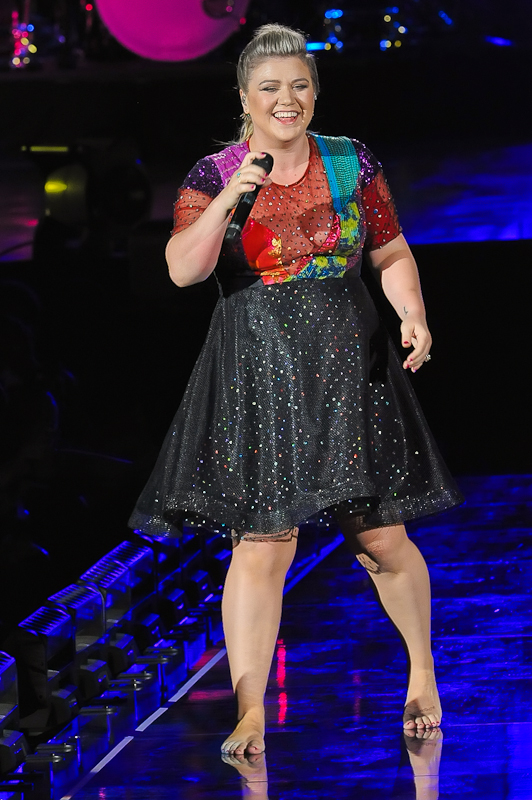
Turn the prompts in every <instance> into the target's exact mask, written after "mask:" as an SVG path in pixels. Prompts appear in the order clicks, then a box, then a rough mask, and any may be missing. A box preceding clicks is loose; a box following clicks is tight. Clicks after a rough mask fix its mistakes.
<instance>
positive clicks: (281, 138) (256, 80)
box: [240, 56, 314, 150]
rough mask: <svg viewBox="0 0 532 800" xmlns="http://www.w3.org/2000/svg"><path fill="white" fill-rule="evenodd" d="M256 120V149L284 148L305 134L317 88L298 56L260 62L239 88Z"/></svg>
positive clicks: (254, 132) (254, 143)
mask: <svg viewBox="0 0 532 800" xmlns="http://www.w3.org/2000/svg"><path fill="white" fill-rule="evenodd" d="M240 97H241V99H242V106H243V108H244V111H245V112H246V113H248V114H250V115H251V119H252V120H253V149H255V150H257V149H261V148H262V149H263V150H264V149H267V148H268V146H270V147H272V146H273V147H275V146H277V147H282V146H283V145H286V144H290V143H292V142H294V141H295V140H297V139H298V138H299V137H301V136H304V135H305V132H306V130H307V128H308V125H309V123H310V120H311V119H312V115H313V113H314V87H313V85H312V79H311V77H310V72H309V69H308V67H307V65H306V64H305V63H304V62H303V61H301V59H299V58H297V57H296V56H290V57H287V58H270V59H268V60H267V61H263V62H262V63H260V64H259V65H258V66H257V67H255V69H254V70H253V72H252V73H251V76H250V79H249V86H248V91H247V92H243V91H242V90H241V91H240Z"/></svg>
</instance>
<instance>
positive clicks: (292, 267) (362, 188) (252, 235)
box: [173, 134, 401, 284]
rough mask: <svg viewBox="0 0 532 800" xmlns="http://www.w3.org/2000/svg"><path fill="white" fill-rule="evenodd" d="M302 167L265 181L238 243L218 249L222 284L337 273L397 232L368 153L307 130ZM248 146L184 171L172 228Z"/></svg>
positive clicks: (222, 181) (195, 212)
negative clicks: (293, 178)
mask: <svg viewBox="0 0 532 800" xmlns="http://www.w3.org/2000/svg"><path fill="white" fill-rule="evenodd" d="M309 144H310V157H309V163H308V167H307V170H306V171H305V173H304V175H303V176H302V177H301V178H300V180H299V181H297V182H296V183H293V184H290V185H288V186H282V185H280V184H276V183H272V184H270V185H269V186H265V187H262V188H261V189H260V191H259V194H258V197H257V200H256V201H255V205H254V206H253V208H252V210H251V214H250V216H249V219H248V221H247V222H246V225H245V227H244V230H243V232H242V241H241V243H239V245H238V246H237V247H236V248H235V247H234V246H233V247H232V248H231V249H230V250H226V249H225V248H224V249H223V250H222V254H221V257H220V264H219V267H218V268H217V274H219V277H220V278H221V280H222V283H223V282H224V277H227V278H229V279H230V280H232V279H234V278H240V283H242V282H243V283H244V284H246V283H250V282H252V281H256V280H257V279H261V280H262V281H263V283H265V284H271V283H282V282H284V281H290V280H295V279H299V278H318V279H319V278H326V277H341V276H342V275H343V274H344V273H345V271H346V270H347V269H350V268H353V267H354V266H356V265H360V261H361V256H362V249H363V247H364V246H365V247H367V248H369V249H376V248H379V247H382V246H383V245H384V244H386V243H387V242H389V241H391V240H392V239H394V238H395V237H396V236H397V235H398V234H399V233H400V231H401V228H400V226H399V222H398V219H397V213H396V211H395V205H394V202H393V199H392V196H391V194H390V191H389V188H388V185H387V183H386V179H385V177H384V175H383V172H382V169H381V166H380V164H379V163H378V162H377V161H376V159H375V158H374V156H373V155H372V154H371V153H370V151H369V150H368V149H367V148H366V147H364V145H362V144H360V142H357V141H355V140H351V139H347V138H344V137H334V138H333V137H328V136H316V135H313V134H311V135H309ZM248 152H249V148H248V144H247V142H244V143H241V144H236V145H231V146H230V147H227V148H225V149H224V150H222V151H221V152H220V153H216V154H215V155H213V156H208V157H207V158H203V159H201V161H199V162H198V163H197V164H196V166H195V167H194V168H193V169H192V171H191V172H190V173H189V175H188V176H187V177H186V179H185V181H184V183H183V185H182V187H181V189H180V190H179V194H178V198H177V202H176V204H175V207H174V230H173V233H177V232H179V231H180V230H183V228H185V227H187V225H190V224H191V223H192V222H194V221H195V220H196V219H197V218H198V216H199V215H200V214H201V213H202V211H203V210H204V209H205V208H206V207H207V205H208V204H209V203H210V202H211V201H212V199H213V198H214V197H216V195H217V194H218V193H219V192H220V191H221V190H222V189H223V187H224V186H225V185H227V183H228V181H229V179H230V178H231V175H232V174H233V173H234V172H235V171H236V170H237V169H238V167H239V166H240V163H241V162H242V159H243V158H244V156H245V155H246V154H247V153H248Z"/></svg>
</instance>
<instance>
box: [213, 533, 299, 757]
mask: <svg viewBox="0 0 532 800" xmlns="http://www.w3.org/2000/svg"><path fill="white" fill-rule="evenodd" d="M296 534H297V530H295V531H290V532H288V533H287V539H286V540H284V541H273V542H254V541H245V540H241V541H239V542H238V543H236V544H235V545H234V548H233V557H232V559H231V564H230V566H229V570H228V572H227V577H226V580H225V587H224V594H223V600H222V616H223V625H224V633H225V644H226V647H227V655H228V658H229V669H230V671H231V680H232V683H233V690H234V691H235V693H236V696H237V700H238V719H239V722H238V725H237V726H236V728H235V730H234V731H233V733H232V734H231V735H230V736H228V737H227V739H226V740H225V742H224V743H223V745H222V752H224V753H235V754H237V755H241V754H243V753H245V752H247V753H248V754H253V753H261V752H262V751H263V750H264V693H265V691H266V684H267V682H268V675H269V673H270V667H271V663H272V658H273V653H274V649H275V643H276V641H277V635H278V633H279V624H280V621H281V610H282V601H283V588H284V582H285V578H286V573H287V571H288V568H289V567H290V564H291V563H292V561H293V558H294V554H295V551H296V546H297V536H296ZM288 537H289V538H288Z"/></svg>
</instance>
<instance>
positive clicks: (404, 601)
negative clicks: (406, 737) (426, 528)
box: [340, 520, 442, 730]
mask: <svg viewBox="0 0 532 800" xmlns="http://www.w3.org/2000/svg"><path fill="white" fill-rule="evenodd" d="M353 523H354V524H353V528H352V530H349V528H350V525H349V522H347V523H345V524H344V523H342V522H341V523H340V525H341V527H342V530H343V531H344V535H345V537H346V541H347V543H348V544H349V546H350V547H351V549H352V550H353V552H354V553H355V555H356V557H357V559H358V561H359V562H360V563H361V564H362V566H363V567H365V569H366V570H367V571H368V574H369V576H370V578H371V580H372V581H373V583H374V584H375V588H376V590H377V593H378V596H379V599H380V601H381V603H382V606H383V607H384V610H385V611H386V613H387V614H388V616H389V617H390V619H391V621H392V622H393V624H394V625H395V627H396V628H397V630H398V631H399V633H400V635H401V637H402V639H403V641H404V643H405V646H406V649H407V653H408V657H409V661H410V677H409V682H408V693H407V697H406V706H405V721H404V727H405V728H406V729H407V730H409V729H413V728H431V727H437V726H438V725H439V724H440V722H441V713H442V712H441V704H440V699H439V695H438V690H437V688H436V679H435V676H434V660H433V657H432V651H431V642H430V635H431V634H430V580H429V573H428V569H427V565H426V563H425V559H424V558H423V556H422V555H421V553H420V552H419V550H418V549H417V547H416V546H415V544H414V543H413V542H411V541H410V539H409V538H408V536H407V535H406V530H405V528H404V525H393V526H390V527H388V528H375V529H373V530H369V531H363V532H357V531H356V523H355V520H353Z"/></svg>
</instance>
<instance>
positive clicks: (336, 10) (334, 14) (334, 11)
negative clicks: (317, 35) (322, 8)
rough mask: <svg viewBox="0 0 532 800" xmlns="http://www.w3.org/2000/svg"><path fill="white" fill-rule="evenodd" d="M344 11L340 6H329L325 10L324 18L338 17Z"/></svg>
mask: <svg viewBox="0 0 532 800" xmlns="http://www.w3.org/2000/svg"><path fill="white" fill-rule="evenodd" d="M343 15H344V12H343V11H342V10H341V9H340V8H330V9H329V10H328V11H326V12H325V19H340V17H343Z"/></svg>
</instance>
